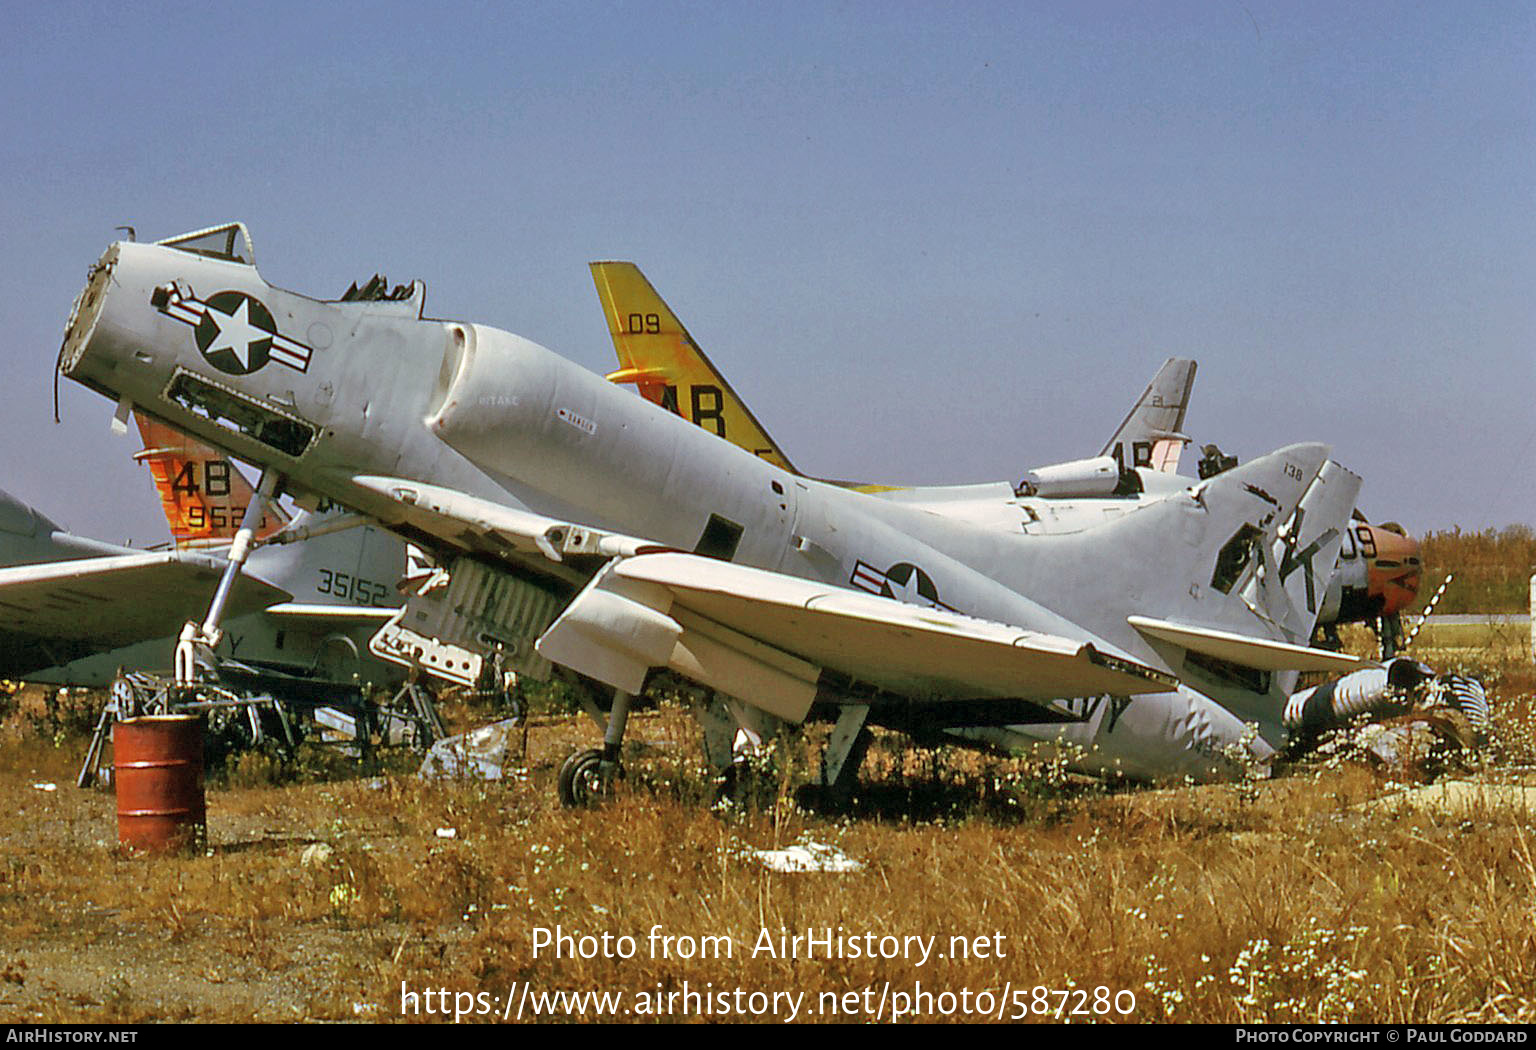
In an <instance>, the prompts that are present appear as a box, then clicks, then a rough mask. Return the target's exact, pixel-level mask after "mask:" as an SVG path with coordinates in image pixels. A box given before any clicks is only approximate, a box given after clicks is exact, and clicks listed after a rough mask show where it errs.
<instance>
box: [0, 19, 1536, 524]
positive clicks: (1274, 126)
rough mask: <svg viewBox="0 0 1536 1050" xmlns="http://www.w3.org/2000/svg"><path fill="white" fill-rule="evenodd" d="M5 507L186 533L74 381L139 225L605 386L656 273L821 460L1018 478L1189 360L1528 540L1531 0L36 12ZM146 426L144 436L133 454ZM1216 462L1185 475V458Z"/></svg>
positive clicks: (1255, 450) (9, 286)
mask: <svg viewBox="0 0 1536 1050" xmlns="http://www.w3.org/2000/svg"><path fill="white" fill-rule="evenodd" d="M6 18H7V26H6V32H5V33H4V34H3V35H0V91H3V96H0V97H3V98H4V100H5V103H6V104H5V105H4V106H3V107H0V189H3V193H0V287H3V288H4V289H5V293H6V294H5V297H4V306H3V316H4V318H5V322H6V323H5V324H4V328H3V335H0V409H3V410H0V488H4V489H5V490H7V491H9V492H11V493H13V494H14V495H16V496H18V497H19V498H21V499H23V500H25V501H26V502H28V503H31V504H33V505H34V506H36V507H38V508H39V509H40V510H42V511H43V512H44V513H46V514H48V515H49V516H51V517H52V518H54V519H55V520H57V521H59V522H60V523H62V524H64V525H65V526H66V527H68V528H70V529H71V530H72V531H75V532H77V533H80V534H83V535H90V536H94V537H97V538H100V539H105V540H112V541H116V542H123V541H131V542H133V543H136V544H140V545H146V544H152V543H156V542H160V541H162V540H164V539H165V538H166V528H165V523H164V519H163V518H162V517H161V516H160V513H159V509H158V504H157V502H156V499H155V496H154V494H153V491H152V487H151V484H150V481H149V477H148V472H147V469H145V468H144V467H142V466H139V465H137V464H135V463H133V461H132V459H131V456H132V453H133V452H135V451H137V447H138V446H137V445H136V444H135V443H134V440H133V439H130V438H127V437H118V436H115V435H113V434H112V433H111V432H110V430H109V426H108V424H109V422H110V419H111V415H112V406H111V404H110V403H108V402H107V401H106V400H104V399H103V398H101V397H100V396H99V395H96V394H93V393H91V392H89V391H86V390H85V389H84V388H81V387H78V386H76V385H75V384H73V383H71V382H69V381H62V383H61V386H60V389H59V400H60V410H61V416H62V423H60V424H57V425H56V424H55V423H54V421H53V393H52V386H53V364H54V360H55V357H56V355H57V352H58V345H59V341H60V337H61V335H62V332H63V327H64V322H65V319H66V317H67V315H68V313H69V308H70V304H71V302H72V300H73V298H74V296H75V295H76V293H77V292H78V291H79V290H80V288H81V286H82V285H83V283H84V280H85V275H86V271H87V269H88V267H89V266H90V265H91V263H92V262H94V261H95V259H96V258H97V257H98V256H99V255H100V254H101V252H102V250H103V249H104V248H105V247H106V246H107V244H108V243H109V242H111V241H112V240H114V239H116V238H117V237H118V236H120V234H117V233H116V232H114V228H115V227H118V226H124V225H131V226H133V227H135V229H136V231H137V234H138V237H139V238H140V239H141V240H154V239H159V238H162V237H168V236H171V235H173V234H176V233H180V232H184V231H186V230H192V229H196V228H200V227H204V226H209V225H213V224H216V223H220V222H225V221H229V220H235V219H238V220H241V221H243V222H245V223H246V224H247V225H248V226H249V228H250V230H251V234H252V237H253V240H254V243H255V249H256V261H257V263H258V266H259V268H260V270H261V272H262V274H263V276H264V277H265V278H266V279H267V280H268V281H269V282H271V283H272V284H275V285H278V286H281V287H285V288H289V289H293V290H295V291H299V292H303V293H305V294H308V295H313V296H316V297H319V298H332V297H335V296H337V295H339V294H340V293H341V292H342V291H343V290H344V289H345V288H346V287H347V285H348V284H350V283H351V282H352V281H354V280H360V279H364V278H367V277H369V276H371V275H372V274H373V273H375V272H380V273H383V274H385V275H386V276H387V277H388V278H389V279H390V281H391V282H394V283H398V282H404V281H407V280H409V279H412V278H421V279H423V280H425V281H426V283H427V313H428V315H429V316H434V317H442V318H452V319H458V320H467V321H475V322H480V323H484V324H491V325H495V326H497V327H500V328H505V329H508V330H510V331H513V332H517V333H518V334H520V335H524V336H527V337H529V338H531V339H534V340H536V341H538V342H540V343H543V344H544V345H546V346H548V347H550V348H551V349H553V350H555V351H557V352H559V353H561V354H563V355H565V356H566V357H568V358H570V359H572V360H574V361H576V362H578V363H580V364H582V365H584V366H586V367H588V368H591V369H593V370H595V371H603V372H606V371H609V370H611V369H612V368H613V367H614V357H613V350H612V345H611V343H610V342H609V339H608V335H607V330H606V328H605V325H604V322H603V318H602V315H601V312H600V310H599V306H598V301H597V297H596V295H595V293H594V291H593V288H592V283H591V279H590V276H589V274H588V271H587V267H586V263H587V262H588V261H589V260H593V259H613V258H617V259H631V260H634V261H635V262H637V263H638V264H639V265H640V266H641V267H642V268H643V269H644V270H645V272H646V274H647V275H648V276H649V277H650V279H651V281H652V283H653V284H654V285H655V286H656V287H657V289H658V291H660V293H661V294H662V296H663V297H664V298H666V299H667V301H668V303H669V304H670V305H671V306H672V308H673V309H674V311H675V312H676V313H677V314H678V315H679V317H681V318H682V320H683V322H684V324H686V325H687V326H688V328H689V330H690V331H691V333H692V334H693V336H694V337H695V339H696V340H697V341H698V342H699V343H700V345H701V346H703V347H704V349H705V350H706V351H707V352H708V353H709V354H710V356H711V357H712V358H713V360H714V361H715V363H716V364H717V365H718V366H719V367H720V368H721V369H722V370H723V371H724V372H725V373H726V374H727V375H728V376H729V378H730V380H731V382H732V385H733V386H735V388H736V389H737V391H738V392H739V393H740V394H741V395H742V396H743V397H744V398H745V399H746V400H747V402H748V403H749V404H750V405H751V407H752V409H753V411H754V413H755V414H756V415H757V416H758V418H759V419H760V420H761V421H762V422H763V423H764V424H765V425H766V427H767V428H768V430H769V431H770V432H771V433H772V434H773V436H774V437H775V439H776V440H777V441H778V443H779V444H780V445H781V446H783V447H784V449H785V450H786V451H787V452H788V453H789V455H790V456H791V457H792V458H793V459H794V461H795V463H796V464H797V465H798V466H799V467H800V468H801V469H803V470H806V471H807V472H809V473H811V474H814V475H817V476H823V477H845V478H863V479H870V480H876V481H882V482H896V483H921V484H942V483H962V482H976V481H995V480H1017V479H1018V478H1019V477H1020V476H1021V475H1022V474H1023V473H1024V472H1025V471H1026V470H1028V469H1031V468H1033V467H1037V466H1041V465H1044V464H1047V463H1052V462H1057V461H1060V460H1066V459H1076V458H1080V457H1083V456H1089V455H1093V454H1095V453H1097V452H1098V450H1099V449H1100V448H1101V447H1102V446H1103V444H1104V442H1105V441H1106V440H1107V438H1108V437H1109V435H1110V433H1111V432H1112V431H1113V430H1114V428H1115V426H1116V425H1117V424H1118V423H1119V422H1120V420H1121V418H1122V417H1123V416H1124V415H1125V412H1126V411H1127V409H1128V408H1129V406H1130V403H1131V402H1132V400H1133V399H1134V398H1135V397H1136V396H1137V395H1138V394H1139V393H1140V392H1141V390H1142V388H1143V387H1144V386H1145V385H1146V383H1147V381H1148V379H1149V378H1150V377H1151V375H1152V373H1153V372H1154V371H1155V370H1156V368H1157V367H1158V365H1159V364H1161V363H1162V361H1163V360H1164V359H1165V358H1167V357H1169V356H1183V357H1193V358H1195V359H1196V360H1198V361H1199V373H1198V378H1197V380H1196V383H1195V388H1194V397H1193V401H1192V405H1191V408H1190V411H1189V415H1188V418H1187V420H1186V430H1187V431H1188V432H1189V433H1190V434H1191V435H1192V436H1193V437H1194V438H1195V440H1196V442H1197V443H1205V442H1215V443H1217V444H1219V445H1220V446H1221V447H1222V448H1223V449H1224V450H1225V451H1228V452H1232V453H1236V454H1238V455H1239V456H1241V457H1242V458H1243V459H1248V458H1251V457H1253V456H1256V455H1260V454H1262V453H1264V452H1267V451H1269V450H1271V449H1273V448H1276V447H1278V446H1281V445H1285V444H1290V443H1292V442H1296V441H1323V442H1327V443H1329V444H1330V445H1332V446H1333V449H1334V457H1335V458H1336V459H1338V460H1339V461H1340V462H1341V463H1343V464H1344V465H1345V466H1347V467H1349V468H1350V469H1352V470H1354V471H1355V472H1356V473H1358V474H1360V475H1362V476H1363V478H1364V479H1365V484H1364V488H1363V490H1362V494H1361V509H1362V510H1363V511H1364V512H1365V513H1366V515H1367V516H1368V517H1369V518H1370V519H1371V520H1373V521H1381V520H1397V521H1400V522H1402V523H1403V524H1404V525H1406V526H1407V527H1408V528H1410V529H1411V530H1413V531H1415V532H1421V533H1422V532H1424V531H1427V530H1432V529H1446V528H1450V527H1453V526H1460V527H1462V528H1466V529H1482V528H1488V527H1501V526H1505V525H1509V524H1512V523H1526V524H1536V411H1533V394H1536V355H1533V346H1532V336H1533V333H1536V61H1533V60H1532V56H1533V55H1536V6H1532V5H1530V4H1527V3H1476V4H1462V5H1447V4H1434V3H1403V2H1399V3H1374V2H1362V3H1354V4H1334V3H1309V2H1300V3H1293V2H1285V3H1281V2H1278V0H1275V2H1271V0H1243V2H1240V3H1239V2H1220V0H1206V2H1189V3H1157V4H1146V3H1129V2H1128V3H1091V2H1090V3H1058V4H1044V3H1040V4H1035V3H1002V4H986V3H960V4H944V5H937V4H916V3H892V2H884V3H821V4H815V3H796V4H763V3H757V4H739V3H730V2H715V3H698V4H691V3H685V4H677V3H662V2H645V3H551V4H541V3H519V4H452V3H449V4H433V5H426V4H420V3H416V4H409V5H407V4H396V3H390V2H374V3H369V4H365V5H364V4H357V5H351V4H343V3H336V4H327V5H314V4H292V5H285V4H260V3H247V4H243V5H239V6H234V5H222V6H221V7H219V8H215V7H214V5H206V6H203V5H193V6H191V7H188V6H187V5H154V4H146V5H124V4H117V3H113V4H79V3H69V2H60V3H52V4H33V5H10V6H9V7H8V9H7V16H6ZM135 438H136V435H135ZM1186 467H1192V457H1187V458H1186Z"/></svg>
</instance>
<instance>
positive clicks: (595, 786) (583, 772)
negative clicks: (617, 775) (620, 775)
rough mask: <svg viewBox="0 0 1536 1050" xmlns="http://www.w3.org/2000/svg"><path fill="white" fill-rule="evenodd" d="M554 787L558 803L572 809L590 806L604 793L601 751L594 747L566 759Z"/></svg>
mask: <svg viewBox="0 0 1536 1050" xmlns="http://www.w3.org/2000/svg"><path fill="white" fill-rule="evenodd" d="M556 787H557V790H558V792H559V795H560V804H561V805H562V806H566V807H569V808H573V809H574V808H576V807H578V806H590V805H591V804H592V803H593V802H595V801H597V799H599V798H601V797H602V796H603V795H606V794H607V793H608V780H607V778H606V777H605V776H604V775H603V753H602V752H601V751H599V750H598V749H597V748H595V747H594V748H589V749H587V750H586V751H578V752H576V753H575V754H574V755H572V756H571V757H570V758H568V759H566V760H565V764H564V765H562V766H561V767H560V777H559V780H558V782H557V785H556Z"/></svg>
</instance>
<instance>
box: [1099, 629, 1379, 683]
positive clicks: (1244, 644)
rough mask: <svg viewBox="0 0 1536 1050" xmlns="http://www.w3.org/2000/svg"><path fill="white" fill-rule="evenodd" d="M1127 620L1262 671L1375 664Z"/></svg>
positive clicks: (1163, 637)
mask: <svg viewBox="0 0 1536 1050" xmlns="http://www.w3.org/2000/svg"><path fill="white" fill-rule="evenodd" d="M1126 619H1127V620H1128V621H1129V622H1130V625H1131V626H1132V627H1134V628H1136V630H1138V631H1140V632H1141V633H1142V634H1144V635H1146V636H1147V637H1149V638H1156V639H1158V640H1159V641H1164V642H1169V643H1172V644H1173V645H1177V646H1178V647H1179V648H1181V649H1188V650H1190V651H1191V652H1196V653H1203V654H1204V655H1206V656H1211V657H1214V658H1216V659H1218V660H1225V661H1227V662H1228V663H1234V664H1239V665H1241V666H1243V667H1252V668H1254V669H1256V670H1259V671H1353V670H1356V669H1357V668H1359V667H1361V666H1363V665H1367V664H1370V663H1371V662H1372V661H1370V660H1367V659H1364V658H1362V657H1356V656H1350V655H1349V654H1348V653H1335V652H1330V651H1329V650H1327V649H1312V648H1309V647H1307V646H1305V645H1291V644H1289V643H1287V642H1277V641H1271V640H1268V639H1264V638H1254V637H1251V636H1248V635H1242V634H1234V633H1233V632H1231V631H1217V630H1212V629H1211V628H1209V627H1194V626H1191V625H1189V624H1181V623H1172V622H1170V621H1168V620H1154V619H1152V618H1151V617H1149V616H1129V617H1127V618H1126Z"/></svg>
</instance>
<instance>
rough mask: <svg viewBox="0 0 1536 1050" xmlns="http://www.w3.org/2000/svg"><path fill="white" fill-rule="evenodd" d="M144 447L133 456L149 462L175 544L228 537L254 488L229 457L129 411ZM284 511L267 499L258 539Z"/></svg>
mask: <svg viewBox="0 0 1536 1050" xmlns="http://www.w3.org/2000/svg"><path fill="white" fill-rule="evenodd" d="M134 419H135V421H136V422H137V423H138V424H139V435H140V437H141V438H142V439H143V441H144V451H142V452H139V453H137V454H136V455H135V456H134V457H133V458H134V459H137V460H141V461H143V462H145V463H147V464H149V473H150V477H152V478H153V479H154V482H155V489H156V490H157V491H158V492H159V493H160V508H161V510H163V511H164V512H165V523H166V524H167V525H168V526H169V527H170V530H171V537H172V539H174V540H175V542H176V546H177V547H179V548H183V549H186V548H195V547H217V546H221V545H223V544H226V543H228V542H230V540H232V539H234V536H235V532H236V531H237V530H238V529H239V528H240V522H241V521H242V520H243V519H244V517H245V509H246V508H247V507H248V506H250V504H251V499H252V497H253V496H254V495H255V493H256V490H255V489H254V488H252V487H251V483H250V482H248V481H247V480H246V479H245V476H244V475H243V474H241V473H240V470H239V468H238V467H236V466H235V465H234V464H233V463H231V462H230V461H229V460H227V459H225V458H224V457H223V456H222V455H220V454H219V453H218V452H215V451H214V450H213V449H211V448H209V447H208V446H207V445H205V444H203V443H202V442H200V441H198V440H196V439H195V438H190V437H188V436H187V435H185V434H182V433H181V432H180V431H177V430H172V429H171V428H170V427H168V426H166V425H165V424H164V423H158V422H156V421H155V420H152V419H146V418H145V417H144V416H142V415H139V414H138V413H137V412H135V413H134ZM288 521H289V518H288V515H287V514H286V513H285V512H284V511H283V509H282V508H281V507H279V506H278V505H277V504H276V503H274V502H271V501H269V502H268V503H267V507H266V511H265V513H264V514H263V515H262V520H261V522H260V523H259V524H258V526H257V529H256V539H258V540H262V539H266V538H267V537H268V536H271V535H272V534H273V533H275V532H278V531H280V530H281V529H283V528H284V527H285V526H286V525H287V524H288Z"/></svg>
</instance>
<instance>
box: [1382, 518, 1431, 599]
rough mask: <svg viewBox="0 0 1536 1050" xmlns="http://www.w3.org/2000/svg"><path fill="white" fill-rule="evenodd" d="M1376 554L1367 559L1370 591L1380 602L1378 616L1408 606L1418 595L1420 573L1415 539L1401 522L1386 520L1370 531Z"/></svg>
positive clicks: (1418, 550) (1420, 566) (1418, 549)
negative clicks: (1372, 533) (1372, 535)
mask: <svg viewBox="0 0 1536 1050" xmlns="http://www.w3.org/2000/svg"><path fill="white" fill-rule="evenodd" d="M1372 531H1373V532H1374V534H1375V535H1374V538H1375V541H1376V555H1375V557H1373V558H1372V559H1371V560H1370V583H1369V586H1370V593H1371V595H1372V596H1379V597H1380V599H1381V601H1382V615H1385V616H1390V615H1392V614H1393V613H1398V612H1401V611H1403V610H1404V609H1406V608H1408V606H1410V605H1412V604H1413V602H1414V600H1415V599H1416V598H1418V596H1419V584H1420V582H1421V581H1422V580H1423V576H1424V564H1423V556H1422V553H1421V551H1420V546H1419V541H1418V540H1417V539H1416V538H1415V537H1413V536H1410V535H1408V533H1407V532H1406V531H1404V529H1403V527H1402V526H1401V525H1397V524H1393V523H1388V524H1386V525H1381V526H1377V527H1376V528H1375V529H1373V530H1372Z"/></svg>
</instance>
